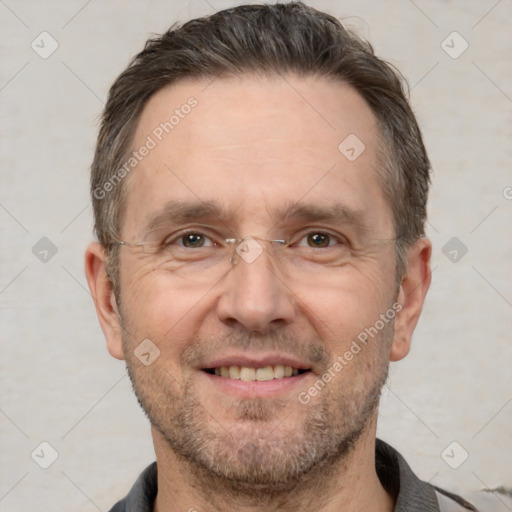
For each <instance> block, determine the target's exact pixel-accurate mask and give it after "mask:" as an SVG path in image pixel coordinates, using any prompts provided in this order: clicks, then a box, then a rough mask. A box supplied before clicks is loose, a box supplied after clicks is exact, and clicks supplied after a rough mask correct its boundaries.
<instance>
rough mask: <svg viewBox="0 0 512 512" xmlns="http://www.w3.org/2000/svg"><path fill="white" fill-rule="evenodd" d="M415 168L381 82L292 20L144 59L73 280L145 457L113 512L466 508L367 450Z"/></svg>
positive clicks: (113, 129)
mask: <svg viewBox="0 0 512 512" xmlns="http://www.w3.org/2000/svg"><path fill="white" fill-rule="evenodd" d="M429 168H430V165H429V161H428V157H427V154H426V152H425V148H424V146H423V142H422V138H421V133H420V131H419V128H418V126H417V124H416V120H415V118H414V115H413V113H412V111H411V109H410V107H409V105H408V103H407V100H406V99H405V96H404V93H403V90H402V86H401V83H400V80H399V78H398V75H397V73H396V72H395V71H394V70H393V69H392V68H391V67H390V66H389V65H387V64H386V63H385V62H383V61H382V60H380V59H378V58H377V57H376V56H374V54H373V51H372V49H371V47H370V46H369V44H367V43H365V42H363V41H361V40H360V39H358V38H357V37H356V36H354V35H353V34H351V33H349V32H347V31H346V30H345V29H344V28H343V27H342V26H341V24H340V23H339V22H338V21H337V20H335V19H334V18H332V17H331V16H329V15H327V14H324V13H321V12H318V11H316V10H315V9H313V8H310V7H307V6H305V5H304V4H302V3H290V4H285V5H274V6H263V5H247V6H240V7H237V8H234V9H228V10H225V11H222V12H219V13H217V14H215V15H213V16H210V17H207V18H203V19H197V20H193V21H190V22H189V23H187V24H185V25H183V26H182V27H181V28H174V29H171V30H169V31H168V32H167V33H166V34H164V35H163V36H162V37H160V38H156V39H154V40H151V41H149V42H148V43H147V44H146V47H145V49H144V51H143V52H141V53H140V54H139V55H138V56H137V57H136V58H135V59H134V60H133V62H132V63H131V64H130V66H129V67H128V69H127V70H126V71H125V72H124V73H122V75H121V76H120V77H119V78H118V79H117V81H116V82H115V84H114V85H113V87H112V89H111V91H110V95H109V99H108V102H107V105H106V107H105V112H104V115H103V122H102V126H101V130H100V134H99V138H98V144H97V149H96V154H95V158H94V162H93V165H92V197H93V204H94V212H95V222H96V224H95V229H96V233H97V235H98V239H99V242H98V243H93V244H91V246H90V247H89V248H88V250H87V254H86V273H87V278H88V282H89V286H90V289H91V291H92V294H93V297H94V300H95V304H96V309H97V312H98V316H99V320H100V323H101V326H102V328H103V331H104V333H105V337H106V341H107V347H108V350H109V352H110V353H111V354H112V355H113V356H114V357H116V358H118V359H125V360H126V363H127V368H128V372H129V375H130V378H131V380H132V383H133V387H134V390H135V393H136V395H137V397H138V399H139V402H140V404H141V406H142V407H143V409H144V411H145V412H146V414H147V416H148V417H149V419H150V421H151V425H152V435H153V442H154V446H155V452H156V459H157V461H156V463H154V464H153V465H151V466H150V467H149V468H147V469H146V470H145V471H144V473H143V474H142V475H141V476H140V478H139V479H138V481H137V482H136V483H135V485H134V487H133V488H132V490H131V491H130V493H129V495H128V496H127V497H126V498H125V499H124V500H122V501H121V502H119V503H118V504H117V505H116V506H114V508H113V509H112V510H113V511H115V512H118V511H127V512H128V511H150V510H154V511H158V512H164V511H185V510H188V511H232V510H237V511H242V510H243V511H274V510H275V511H277V510H279V511H297V510H304V511H309V510H315V511H322V512H327V511H341V510H343V511H361V510H365V511H375V512H377V511H378V512H384V511H387V512H388V511H392V510H395V511H413V510H418V511H419V510H421V511H437V510H475V509H474V508H473V507H472V506H471V505H470V504H468V503H466V502H465V501H464V500H463V499H462V498H459V497H457V496H454V495H451V494H450V493H447V492H446V491H443V490H440V489H436V488H434V487H433V486H431V485H429V484H427V483H424V482H421V481H420V480H419V479H418V478H417V477H416V476H415V475H414V473H413V472H412V470H411V469H410V468H409V466H408V465H407V463H406V462H405V461H404V459H403V458H402V457H401V456H400V455H399V453H398V452H397V451H395V450H394V449H393V448H391V447H390V446H388V445H386V444H385V443H383V442H382V441H380V440H376V422H377V412H378V402H379V395H380V391H381V388H382V386H383V384H384V383H385V381H386V377H387V373H388V366H389V362H390V361H398V360H400V359H402V358H403V357H405V356H406V355H407V353H408V351H409V347H410V343H411V337H412V333H413V330H414V328H415V326H416V323H417V321H418V318H419V315H420V312H421V309H422V305H423V302H424V299H425V295H426V293H427V290H428V288H429V284H430V267H429V265H430V263H429V262H430V255H431V244H430V241H429V240H428V239H427V238H426V237H425V235H424V223H425V218H426V202H427V195H428V186H429Z"/></svg>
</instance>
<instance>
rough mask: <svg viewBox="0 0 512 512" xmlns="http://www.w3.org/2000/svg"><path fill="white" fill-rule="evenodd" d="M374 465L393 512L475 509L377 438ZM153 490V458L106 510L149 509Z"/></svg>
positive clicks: (148, 511)
mask: <svg viewBox="0 0 512 512" xmlns="http://www.w3.org/2000/svg"><path fill="white" fill-rule="evenodd" d="M375 466H376V470H377V474H378V476H379V478H380V481H381V482H382V485H383V486H384V488H385V489H386V490H387V491H388V492H389V493H390V494H391V495H392V496H393V497H394V498H395V508H394V512H464V511H467V510H473V511H476V510H477V509H476V508H475V507H473V506H472V505H471V504H470V503H468V502H467V501H465V500H464V499H463V498H461V497H459V496H456V495H454V494H451V493H449V492H447V491H444V490H443V489H440V488H438V487H434V486H433V485H431V484H429V483H427V482H423V481H421V480H420V479H419V478H418V477H417V476H416V475H415V474H414V473H413V471H412V469H411V468H410V467H409V465H408V464H407V462H405V460H404V458H403V457H402V456H401V455H400V454H399V453H398V452H397V451H396V450H395V449H394V448H392V447H391V446H389V445H388V444H386V443H385V442H384V441H381V440H380V439H377V443H376V452H375ZM157 490H158V486H157V465H156V462H153V464H151V465H150V466H148V467H147V468H146V469H145V470H144V471H143V472H142V473H141V475H140V476H139V478H138V479H137V481H136V482H135V484H134V485H133V487H132V488H131V490H130V492H129V493H128V495H127V496H126V498H124V499H122V500H121V501H119V502H118V503H117V504H116V505H114V507H113V508H112V509H111V510H110V512H152V511H153V504H154V502H155V498H156V494H157Z"/></svg>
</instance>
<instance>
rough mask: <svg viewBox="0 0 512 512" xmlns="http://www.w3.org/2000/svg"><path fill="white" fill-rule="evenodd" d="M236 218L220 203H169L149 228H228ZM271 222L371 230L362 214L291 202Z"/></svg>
mask: <svg viewBox="0 0 512 512" xmlns="http://www.w3.org/2000/svg"><path fill="white" fill-rule="evenodd" d="M269 213H270V212H269ZM235 217H236V212H234V211H228V210H226V209H225V208H223V207H222V206H221V204H220V203H218V202H217V201H182V200H173V201H169V202H167V203H166V205H165V206H164V207H163V208H162V210H160V211H159V212H157V213H156V214H155V215H154V216H153V217H151V218H150V219H149V221H148V222H147V225H146V227H145V228H146V230H148V231H151V230H154V229H158V228H159V227H161V226H165V225H167V224H182V223H186V222H201V221H212V220H213V219H216V220H217V221H218V222H221V223H222V224H226V226H228V225H232V224H233V219H234V218H235ZM271 218H272V219H276V221H277V222H276V223H283V222H284V223H292V222H295V221H301V222H329V223H337V224H339V223H341V224H349V225H353V226H354V227H355V228H357V229H359V230H360V231H362V232H365V231H367V230H368V226H367V224H366V222H365V215H364V213H363V212H362V211H360V210H355V209H353V208H351V207H348V206H347V205H343V204H339V203H335V204H329V205H312V204H309V205H298V204H297V203H296V202H291V203H288V204H285V205H284V206H281V207H280V208H278V209H277V210H276V211H275V213H274V214H273V215H271Z"/></svg>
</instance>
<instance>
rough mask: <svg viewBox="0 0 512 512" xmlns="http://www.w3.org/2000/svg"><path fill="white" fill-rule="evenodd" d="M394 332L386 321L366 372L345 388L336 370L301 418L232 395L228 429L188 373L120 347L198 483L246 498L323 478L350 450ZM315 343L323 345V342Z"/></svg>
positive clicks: (371, 411)
mask: <svg viewBox="0 0 512 512" xmlns="http://www.w3.org/2000/svg"><path fill="white" fill-rule="evenodd" d="M123 332H124V333H125V335H124V336H123V345H124V346H125V347H133V346H134V345H133V340H131V339H129V336H128V335H127V334H126V332H127V331H125V330H123ZM392 337H393V324H392V323H390V324H388V325H387V326H386V327H385V328H384V329H383V330H382V331H381V332H380V333H379V334H378V335H377V336H375V338H374V339H373V340H372V341H371V342H370V343H372V344H375V345H376V346H374V347H370V346H368V347H365V348H364V350H372V351H373V356H372V359H371V361H369V362H368V364H367V365H365V368H366V374H365V375H361V374H356V372H354V373H353V376H354V378H355V379H356V381H355V382H352V381H351V382H350V388H348V387H347V385H346V384H347V383H348V382H349V380H347V379H345V381H344V382H345V386H344V387H341V386H336V379H337V378H338V379H339V380H340V381H341V380H342V377H341V376H339V377H336V376H335V377H334V378H333V380H332V381H331V383H330V384H328V385H327V386H326V387H325V388H324V389H322V390H321V391H320V392H319V394H318V397H317V401H316V402H315V403H314V404H313V403H310V404H308V405H305V406H304V407H305V409H306V412H305V414H304V416H301V417H302V418H303V419H302V421H300V422H297V423H295V424H293V425H291V424H290V422H289V421H288V422H287V421H286V417H287V416H286V415H287V414H289V413H287V412H286V407H287V405H288V406H289V404H287V403H285V402H284V401H282V400H280V399H276V398H274V399H249V400H239V401H236V402H233V401H232V402H231V407H230V412H231V411H233V414H234V415H235V418H236V420H237V421H236V422H235V426H234V427H232V428H231V429H230V430H229V428H227V427H226V426H223V425H222V422H221V421H219V420H218V419H216V414H215V410H212V407H211V406H209V405H208V404H202V403H201V402H200V401H199V399H198V397H197V392H196V386H195V384H194V380H193V378H192V377H190V378H189V379H188V380H186V379H184V380H183V381H182V382H181V383H177V382H176V381H175V380H174V379H173V378H172V377H171V376H170V374H169V372H168V371H166V370H165V368H162V367H160V368H158V366H157V365H155V368H154V371H148V370H149V369H150V368H151V367H147V368H146V367H142V366H141V365H140V363H139V361H138V360H134V356H133V355H132V351H133V348H132V350H125V354H127V368H128V373H129V376H130V379H131V381H132V385H133V389H134V392H135V394H136V396H137V399H138V401H139V403H140V405H141V407H142V409H143V410H144V412H145V413H146V415H147V416H148V418H149V420H150V422H151V424H152V425H153V426H154V427H155V428H156V429H157V431H158V432H159V433H160V435H161V436H162V438H163V439H164V440H165V441H166V443H167V444H168V446H169V448H170V449H171V451H172V452H173V453H174V454H175V456H176V457H177V458H178V459H180V460H181V462H182V463H183V464H184V465H185V466H187V468H188V469H189V470H190V473H191V474H192V475H193V477H194V478H195V479H197V481H198V482H200V485H201V487H203V488H210V489H218V490H220V489H223V492H225V493H226V494H229V495H233V496H241V495H243V496H245V497H247V498H257V497H258V498H260V497H261V496H262V493H264V494H265V496H266V497H267V499H270V498H272V497H277V496H279V495H283V494H286V493H289V492H290V490H291V489H293V488H296V487H298V486H303V487H304V485H306V483H307V482H308V481H314V480H316V481H318V479H322V478H328V477H329V475H330V474H331V473H332V472H333V471H334V470H335V468H337V467H339V466H340V464H342V463H343V461H344V460H345V459H346V458H347V457H348V455H349V454H350V452H351V451H352V450H353V448H354V447H355V446H356V445H357V441H358V440H359V439H360V438H361V436H362V434H363V433H364V432H365V431H367V429H368V426H369V423H370V420H371V419H372V418H374V417H375V415H376V413H377V408H378V403H379V397H380V392H381V389H382V386H383V385H384V384H385V382H386V379H387V375H388V368H389V361H388V359H387V347H389V343H390V342H391V339H392ZM272 346H273V347H274V346H275V345H272ZM289 346H293V345H289ZM309 346H312V344H311V345H309ZM315 346H316V350H323V349H322V348H321V347H322V345H321V344H316V345H315ZM324 356H325V354H324ZM356 357H357V356H356ZM331 364H332V362H331V363H329V364H328V365H326V369H327V368H328V367H329V366H330V365H331ZM360 368H362V366H361V367H360ZM346 371H347V368H344V369H343V370H342V372H346ZM279 420H280V421H279ZM276 421H277V422H278V423H277V425H276V424H275V422H276ZM270 422H274V423H273V424H274V426H273V427H272V428H269V424H270ZM280 422H282V424H281V423H280ZM285 424H286V427H283V428H280V427H282V426H283V425H285Z"/></svg>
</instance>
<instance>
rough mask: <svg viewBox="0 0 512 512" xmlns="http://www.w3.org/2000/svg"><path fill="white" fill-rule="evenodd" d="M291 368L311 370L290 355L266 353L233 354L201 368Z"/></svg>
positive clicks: (218, 358) (309, 366)
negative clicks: (278, 366)
mask: <svg viewBox="0 0 512 512" xmlns="http://www.w3.org/2000/svg"><path fill="white" fill-rule="evenodd" d="M277 365H283V366H291V367H292V368H297V369H299V370H309V369H311V365H309V364H307V363H305V362H303V361H300V360H299V359H297V358H296V357H294V356H292V355H290V354H283V353H279V352H266V353H260V354H256V353H253V354H248V353H247V352H245V353H237V354H235V353H233V354H229V355H225V356H221V357H217V358H215V359H211V360H209V361H207V362H206V364H204V365H203V366H202V367H201V368H202V369H206V368H220V367H221V366H246V367H249V368H264V367H265V366H277Z"/></svg>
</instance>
